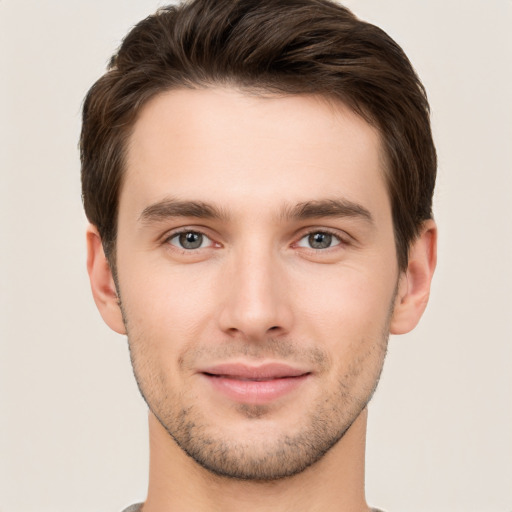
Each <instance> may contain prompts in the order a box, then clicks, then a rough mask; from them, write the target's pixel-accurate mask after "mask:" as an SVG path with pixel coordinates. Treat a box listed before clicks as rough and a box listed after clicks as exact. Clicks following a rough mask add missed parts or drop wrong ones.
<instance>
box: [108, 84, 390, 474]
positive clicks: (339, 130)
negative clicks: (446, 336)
mask: <svg viewBox="0 0 512 512" xmlns="http://www.w3.org/2000/svg"><path fill="white" fill-rule="evenodd" d="M382 160H383V159H382V153H381V145H380V139H379V136H378V133H377V132H376V130H375V129H373V128H372V127H370V126H369V125H368V124H367V123H366V122H365V121H363V120H362V119H361V118H360V117H358V116H357V115H355V114H354V113H352V112H351V111H350V110H349V109H347V108H346V107H344V106H343V105H332V104H328V103H327V102H326V101H325V100H322V99H319V98H316V97H312V96H284V97H277V96H271V97H256V96H251V95H248V94H244V93H241V92H237V91H234V90H230V89H206V90H178V91H172V92H169V93H165V94H161V95H159V96H157V97H156V98H154V99H153V100H151V101H150V102H149V103H148V104H147V105H146V106H145V107H144V108H143V110H142V112H141V115H140V116H139V118H138V120H137V122H136V123H135V126H134V130H133V133H132V135H131V138H130V141H129V147H128V152H127V162H126V174H125V177H124V183H123V187H122V191H121V196H120V204H119V224H118V238H117V269H118V286H119V293H120V300H121V303H122V308H123V314H124V319H125V324H126V329H127V333H128V337H129V344H130V351H131V356H132V361H133V365H134V371H135V375H136V378H137V381H138V384H139V387H140V389H141V391H142V394H143V395H144V397H145V399H146V401H147V403H148V405H149V407H150V409H151V412H152V414H154V415H155V416H156V417H157V418H158V420H159V421H160V422H161V424H162V425H163V426H164V427H165V429H166V430H167V431H168V432H169V434H170V435H171V436H172V437H173V438H174V440H175V441H176V442H177V443H178V445H179V446H180V447H181V448H182V449H184V450H185V451H186V452H187V453H188V454H189V455H191V456H192V457H193V458H194V459H195V460H196V461H198V462H199V463H200V464H202V465H203V466H204V467H206V468H207V469H210V470H211V471H213V472H216V473H218V474H223V475H227V476H231V477H239V478H255V479H272V478H280V477H284V476H287V475H292V474H295V473H297V472H299V471H301V470H303V469H304V468H306V467H307V466H309V465H310V464H312V463H314V462H315V461H317V460H318V459H319V458H320V457H321V456H322V455H323V454H324V453H325V452H326V451H327V450H329V449H330V448H331V447H332V446H333V445H335V443H336V442H337V441H338V440H339V439H340V438H341V436H342V435H343V434H344V432H345V431H346V430H347V429H348V427H350V425H351V424H352V423H353V421H354V420H355V419H356V418H357V417H358V416H359V414H360V413H361V411H362V410H363V409H364V407H365V405H366V403H367V401H368V400H369V398H370V397H371V394H372V392H373V390H374V388H375V386H376V383H377V380H378V378H379V375H380V372H381V368H382V364H383V360H384V356H385V352H386V345H387V337H388V332H389V325H390V321H391V319H392V314H393V306H394V299H395V295H396V289H397V282H398V278H399V272H398V267H397V260H396V252H395V243H394V237H393V225H392V218H391V207H390V202H389V198H388V195H387V192H386V185H385V179H384V172H383V163H382Z"/></svg>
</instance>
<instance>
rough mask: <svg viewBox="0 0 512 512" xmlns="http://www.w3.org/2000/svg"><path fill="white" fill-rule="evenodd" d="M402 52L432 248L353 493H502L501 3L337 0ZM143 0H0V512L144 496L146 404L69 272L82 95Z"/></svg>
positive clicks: (476, 500) (458, 507) (77, 272)
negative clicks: (429, 157) (430, 184)
mask: <svg viewBox="0 0 512 512" xmlns="http://www.w3.org/2000/svg"><path fill="white" fill-rule="evenodd" d="M346 3H347V5H348V6H349V7H351V8H352V9H353V10H354V11H355V12H356V14H358V15H359V16H361V17H362V18H365V19H368V20H369V21H372V22H374V23H376V24H378V25H380V26H382V27H383V28H384V29H385V30H386V31H388V32H389V33H390V34H391V35H392V37H394V38H395V39H396V40H397V41H398V42H399V43H400V44H401V45H402V46H403V47H404V49H405V50H406V52H407V53H408V54H409V56H410V58H411V60H412V61H413V63H414V65H415V66H416V68H417V70H418V72H419V73H420V76H421V77H422V79H423V81H424V83H425V85H426V87H427V89H428V91H429V97H430V100H431V105H432V110H433V126H434V131H435V137H436V140H437V147H438V151H439V161H440V166H439V182H438V189H437V195H436V201H435V207H436V217H437V220H438V223H439V226H440V247H439V267H438V272H437V275H436V277H435V281H434V287H433V294H432V295H433V296H432V300H431V304H430V306H429V308H428V310H427V313H426V315H425V318H424V320H423V322H422V324H421V325H420V327H418V329H417V330H416V331H415V332H413V333H412V334H410V335H408V336H404V337H399V338H394V339H392V340H391V345H390V354H389V357H388V361H387V364H386V367H385V371H384V375H383V379H382V381H381V385H380V388H379V390H378V392H377V394H376V396H375V399H374V401H373V403H372V404H371V408H370V427H369V436H368V458H367V460H368V464H367V465H368V471H367V491H368V492H367V494H368V499H369V502H370V503H371V504H374V505H378V506H380V507H383V508H384V509H385V510H388V511H389V512H411V511H413V510H414V511H415V512H462V511H464V512H472V511H475V512H476V511H479V512H480V511H481V512H494V511H496V512H498V511H505V512H510V511H512V391H511V388H512V320H511V318H512V271H511V265H512V227H511V226H512V152H511V146H512V128H511V127H512V101H511V94H512V92H511V91H512V85H511V84H512V70H511V63H512V44H511V30H512V29H511V27H512V2H511V0H480V1H477V0H464V1H463V0H444V1H441V0H434V1H429V2H427V1H420V0H386V1H383V0H350V1H347V2H346ZM157 5H159V3H158V2H157V1H154V0H103V1H97V0H94V1H91V0H90V1H87V2H86V1H78V0H73V1H70V0H68V1H67V2H65V1H64V0H62V1H61V0H38V1H36V0H28V1H22V0H0V87H1V89H0V141H1V142H0V143H1V147H0V179H1V183H0V222H1V232H0V233H1V234H0V260H1V267H0V337H1V339H0V512H36V511H37V512H60V511H62V512H64V511H66V512H86V511H99V510H103V511H112V512H118V511H120V510H121V509H122V508H123V506H126V505H128V504H129V503H132V502H134V501H137V500H141V499H143V498H144V496H145V489H146V485H147V452H148V450H147V432H146V428H147V427H146V408H145V405H144V404H143V402H142V400H141V399H140V398H139V396H138V392H137V390H136V386H135V384H134V381H133V377H132V375H131V368H130V366H129V360H128V355H127V349H126V342H125V339H124V338H123V337H120V336H117V335H115V334H113V333H111V332H109V331H108V329H107V328H106V326H104V325H103V323H102V321H101V319H100V317H99V314H98V313H97V312H96V310H95V306H94V304H93V301H92V298H91V297H90V293H89V289H88V282H87V278H86V273H85V248H84V227H85V219H84V215H83V213H82V208H81V203H80V186H79V161H78V152H77V148H76V145H77V140H78V134H79V127H80V106H81V101H82V98H83V96H84V94H85V92H86V90H87V89H88V87H89V86H90V85H91V84H92V83H93V81H94V80H95V79H96V78H97V77H98V76H99V75H100V74H101V73H102V72H103V70H104V66H105V64H106V62H107V60H108V58H109V56H110V54H111V53H112V52H113V51H114V49H115V48H116V47H117V45H118V44H119V42H120V38H121V37H122V36H123V35H124V34H125V32H126V31H127V29H128V28H129V27H130V26H131V25H133V24H134V23H135V22H136V21H138V20H139V19H141V18H142V17H143V16H145V15H147V14H149V13H150V12H152V11H153V10H154V9H155V8H156V7H157Z"/></svg>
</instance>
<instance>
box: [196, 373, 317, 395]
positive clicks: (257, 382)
mask: <svg viewBox="0 0 512 512" xmlns="http://www.w3.org/2000/svg"><path fill="white" fill-rule="evenodd" d="M200 374H201V375H202V376H203V377H204V379H205V380H206V381H207V382H209V384H210V386H211V387H212V388H213V390H214V391H215V392H218V393H221V394H222V395H224V396H225V397H227V398H228V399H230V400H234V401H236V402H239V403H251V404H264V403H268V402H271V401H273V400H277V399H278V398H281V397H284V396H285V395H288V394H291V393H293V392H294V391H296V390H297V389H298V388H299V387H300V386H301V385H302V384H303V383H304V382H305V381H306V380H308V378H309V377H310V376H311V372H309V371H305V370H303V369H300V368H294V367H291V366H289V365H285V364H281V363H268V364H264V365H260V366H250V365H245V364H238V363H235V364H221V365H217V366H213V367H210V368H206V369H204V370H202V371H201V372H200Z"/></svg>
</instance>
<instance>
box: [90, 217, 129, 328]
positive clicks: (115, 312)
mask: <svg viewBox="0 0 512 512" xmlns="http://www.w3.org/2000/svg"><path fill="white" fill-rule="evenodd" d="M86 236H87V272H88V273H89V280H90V282H91V290H92V295H93V297H94V302H96V306H97V308H98V310H99V312H100V314H101V316H102V317H103V320H104V321H105V323H106V324H107V325H108V326H109V327H110V328H111V329H112V330H114V331H116V332H118V333H119V334H126V329H125V327H124V322H123V315H122V313H121V307H120V305H119V297H118V296H117V290H116V286H115V283H114V278H113V277H112V271H111V270H110V265H109V264H108V261H107V258H106V257H105V253H104V251H103V245H102V243H101V237H100V234H99V233H98V230H97V229H96V227H95V226H93V225H92V224H90V225H89V227H88V228H87V234H86Z"/></svg>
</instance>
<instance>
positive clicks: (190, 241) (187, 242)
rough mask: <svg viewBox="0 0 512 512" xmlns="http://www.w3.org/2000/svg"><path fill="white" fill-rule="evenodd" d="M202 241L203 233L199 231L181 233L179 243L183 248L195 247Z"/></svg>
mask: <svg viewBox="0 0 512 512" xmlns="http://www.w3.org/2000/svg"><path fill="white" fill-rule="evenodd" d="M202 243H203V235H201V234H200V233H193V232H190V233H182V234H181V235H180V244H181V246H182V247H184V248H185V249H197V248H199V247H201V244H202Z"/></svg>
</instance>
